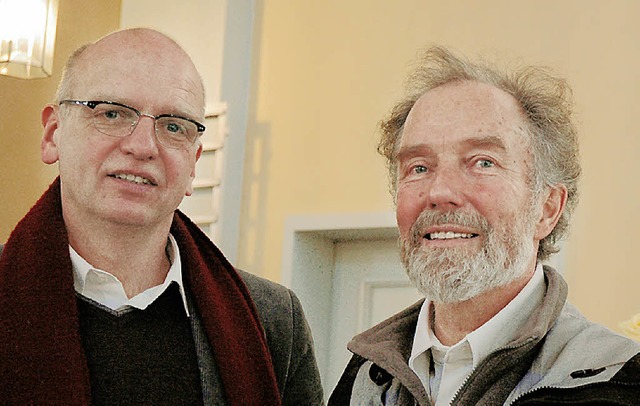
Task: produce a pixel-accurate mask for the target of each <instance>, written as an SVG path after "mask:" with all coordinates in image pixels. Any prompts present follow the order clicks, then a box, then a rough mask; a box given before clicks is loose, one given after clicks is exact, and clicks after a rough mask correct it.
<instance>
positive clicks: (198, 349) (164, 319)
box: [0, 29, 322, 405]
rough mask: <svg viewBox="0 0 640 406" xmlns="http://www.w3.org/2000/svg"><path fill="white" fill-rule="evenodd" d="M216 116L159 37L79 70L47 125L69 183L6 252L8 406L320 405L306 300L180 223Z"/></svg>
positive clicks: (78, 56) (1, 363)
mask: <svg viewBox="0 0 640 406" xmlns="http://www.w3.org/2000/svg"><path fill="white" fill-rule="evenodd" d="M204 100H205V99H204V88H203V84H202V80H201V77H200V75H199V73H198V71H197V70H196V68H195V66H194V65H193V63H192V61H191V59H190V58H189V56H188V55H187V54H186V53H185V51H184V50H183V49H182V48H181V47H180V46H179V45H178V44H176V43H175V42H174V41H173V40H171V39H170V38H168V37H167V36H165V35H163V34H161V33H159V32H157V31H153V30H149V29H130V30H124V31H119V32H116V33H113V34H111V35H108V36H106V37H104V38H102V39H101V40H99V41H97V42H95V43H92V44H89V45H86V46H84V47H81V48H80V49H78V50H77V51H76V52H75V53H74V54H73V55H72V56H71V57H70V59H69V61H68V63H67V66H66V68H65V71H64V74H63V78H62V80H61V83H60V86H59V88H58V92H57V95H56V102H55V103H53V104H50V105H47V106H46V107H45V108H44V110H43V112H42V124H43V127H44V132H43V137H42V144H41V156H42V160H43V162H45V163H46V164H56V163H57V165H58V168H59V174H60V175H59V177H58V178H57V179H56V180H55V181H54V182H53V184H52V185H51V186H50V188H49V189H48V190H47V191H46V192H45V193H44V195H43V196H42V197H41V198H40V200H39V201H38V202H37V203H36V204H35V206H34V207H33V208H32V209H31V211H30V212H29V213H28V214H27V215H26V216H25V217H24V218H23V219H22V220H21V222H20V223H19V224H18V225H17V226H16V228H15V230H14V231H13V232H12V234H11V236H10V237H9V240H8V241H7V243H6V245H5V246H4V250H2V247H1V246H0V252H2V255H1V256H0V320H1V323H2V325H1V328H0V336H1V337H0V388H2V392H3V393H2V399H3V401H5V402H9V403H12V404H14V403H15V404H27V403H29V404H41V403H47V404H51V403H54V404H89V403H93V404H105V403H109V404H189V405H192V404H234V405H235V404H243V405H278V404H291V405H294V404H295V405H297V404H321V403H322V389H321V386H320V380H319V374H318V369H317V366H316V361H315V358H314V353H313V344H312V340H311V335H310V332H309V329H308V326H307V323H306V320H305V318H304V314H303V312H302V309H301V306H300V303H299V301H298V299H297V298H296V297H295V295H294V294H293V293H292V292H291V291H289V290H288V289H286V288H284V287H282V286H280V285H277V284H275V283H272V282H268V281H266V280H264V279H261V278H258V277H256V276H253V275H251V274H248V273H245V272H242V271H239V270H236V269H234V267H233V266H232V265H231V264H229V263H228V262H227V260H226V259H225V258H224V256H223V255H222V254H221V253H220V252H219V251H218V249H217V248H216V247H215V246H214V245H213V243H212V242H211V241H210V240H209V239H208V238H207V237H206V236H205V235H204V234H203V233H202V232H201V231H200V230H199V229H198V228H197V227H196V226H195V225H194V224H193V223H192V222H191V221H190V220H189V219H188V218H187V217H186V216H185V215H184V214H182V213H181V212H180V211H178V210H177V207H178V205H179V204H180V202H181V201H182V199H183V197H184V196H189V195H190V194H191V193H192V183H193V179H194V176H195V164H196V161H197V160H198V158H199V157H200V154H201V152H202V144H201V142H200V135H201V134H202V133H203V132H204V130H205V127H204V125H203V124H202V123H203V121H204V104H205V101H204ZM276 338H277V340H276Z"/></svg>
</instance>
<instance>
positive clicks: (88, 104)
mask: <svg viewBox="0 0 640 406" xmlns="http://www.w3.org/2000/svg"><path fill="white" fill-rule="evenodd" d="M67 103H68V104H75V105H78V106H85V107H88V108H90V109H91V110H94V109H95V108H96V107H97V106H98V104H109V105H112V106H119V107H124V108H127V109H130V110H132V111H134V112H135V113H136V115H137V116H138V120H137V121H136V123H135V125H132V126H131V132H130V133H129V134H127V135H123V136H118V135H111V134H106V133H103V134H105V135H108V136H110V137H118V138H124V137H128V136H129V135H131V134H133V131H135V129H136V127H137V126H138V123H140V117H141V116H145V117H149V118H151V119H153V127H154V130H155V131H157V129H156V126H155V125H156V121H157V120H158V119H159V118H163V117H169V118H179V119H181V120H186V121H188V122H190V123H192V124H195V126H196V129H197V132H198V134H199V135H198V136H200V135H202V133H204V131H205V130H206V129H207V128H206V127H205V126H204V124H200V123H199V122H197V121H195V120H192V119H190V118H187V117H183V116H179V115H176V114H159V115H157V116H154V115H152V114H147V113H143V112H141V111H140V110H138V109H136V108H135V107H131V106H127V105H126V104H123V103H118V102H113V101H108V100H74V99H65V100H60V101H59V102H58V105H59V106H61V105H62V104H67ZM101 132H102V131H101ZM197 139H198V137H196V138H194V139H193V142H192V143H191V145H193V144H195V142H196V140H197ZM161 144H162V143H161ZM162 145H164V144H162ZM167 148H173V147H167Z"/></svg>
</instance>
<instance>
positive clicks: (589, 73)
mask: <svg viewBox="0 0 640 406" xmlns="http://www.w3.org/2000/svg"><path fill="white" fill-rule="evenodd" d="M639 19H640V2H637V1H635V0H626V1H625V0H618V1H607V2H604V1H600V0H565V1H556V0H541V1H529V2H524V1H517V2H516V1H511V0H485V1H478V2H476V1H452V2H444V1H436V0H395V1H381V0H349V1H343V0H327V1H322V2H310V1H288V0H269V1H257V9H256V27H255V33H254V48H253V52H254V63H253V78H252V91H251V95H250V96H251V97H250V99H251V100H252V105H251V106H250V117H249V127H248V134H249V138H248V145H247V158H246V165H247V167H246V172H245V173H246V177H245V182H244V197H245V199H244V205H243V207H242V215H241V218H242V224H241V231H240V235H241V238H240V248H239V261H238V265H239V266H240V267H244V268H247V269H249V270H251V271H254V272H257V273H262V274H263V275H265V276H267V277H269V278H271V279H275V280H278V279H279V278H280V272H281V271H280V269H281V256H282V252H281V251H282V239H283V232H284V222H285V219H286V217H287V216H288V215H292V214H317V213H350V212H371V211H385V210H391V209H392V205H391V199H390V197H389V195H388V194H387V185H386V177H385V170H384V167H383V166H384V165H383V161H382V159H381V158H379V157H378V156H377V154H376V153H375V151H374V150H375V143H376V124H377V122H378V121H379V120H380V119H381V118H382V117H383V116H384V115H385V114H386V112H387V111H388V109H389V107H390V106H391V105H392V103H393V102H394V101H395V100H396V99H397V98H398V97H399V96H400V94H401V90H402V84H403V82H404V80H405V78H406V74H407V73H408V72H409V67H410V63H411V61H413V60H414V58H415V56H416V55H417V51H418V50H419V49H421V48H424V47H425V46H426V45H428V44H430V43H441V44H444V45H448V46H451V47H453V48H455V49H457V50H459V51H461V52H463V53H465V54H468V55H471V56H474V55H478V54H480V55H484V56H487V57H489V58H491V59H494V58H495V59H498V60H500V61H505V62H507V63H511V64H512V63H518V62H523V63H533V64H545V65H549V66H552V67H553V68H554V69H555V70H556V71H557V72H558V73H560V74H561V75H563V76H566V77H567V78H568V79H569V81H570V82H571V83H572V86H573V88H574V91H575V98H576V101H577V113H578V115H579V121H580V123H579V127H580V132H581V137H582V162H583V165H584V178H583V182H582V200H581V206H580V208H579V210H578V212H577V213H576V216H575V218H574V222H573V223H574V227H573V234H572V238H571V240H570V241H569V242H568V244H567V247H566V255H567V260H566V267H567V270H566V276H567V279H568V280H569V284H570V288H571V295H570V297H571V300H572V301H573V302H574V303H575V304H576V305H577V306H578V307H579V308H580V309H581V310H582V311H583V312H584V313H586V314H587V315H588V316H589V317H590V318H592V319H594V320H596V321H599V322H603V323H605V324H607V325H609V326H610V327H613V328H616V327H617V323H618V322H619V321H621V320H623V319H626V318H628V317H630V316H631V314H632V313H635V312H638V311H640V300H638V294H637V287H638V286H640V272H636V270H637V269H638V265H637V264H638V262H639V259H640V258H639V254H638V252H639V250H638V246H639V244H638V242H637V238H636V234H637V232H638V230H640V213H639V212H638V207H640V206H639V203H638V202H639V201H640V177H638V176H635V169H636V167H637V163H636V162H637V156H638V153H640V137H639V136H638V135H639V134H640V120H638V117H640V97H639V96H638V92H639V90H640V75H639V74H638V72H640V47H639V46H638V38H640V25H638V24H637V21H638V20H639Z"/></svg>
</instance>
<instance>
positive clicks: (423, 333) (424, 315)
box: [409, 264, 545, 369]
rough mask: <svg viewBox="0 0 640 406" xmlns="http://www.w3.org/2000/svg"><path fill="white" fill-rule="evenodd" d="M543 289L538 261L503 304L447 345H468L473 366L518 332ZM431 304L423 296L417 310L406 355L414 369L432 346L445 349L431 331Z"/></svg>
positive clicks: (540, 297) (536, 303)
mask: <svg viewBox="0 0 640 406" xmlns="http://www.w3.org/2000/svg"><path fill="white" fill-rule="evenodd" d="M544 291H545V289H544V273H543V269H542V265H541V264H538V265H537V266H536V270H535V272H534V274H533V276H532V277H531V279H530V280H529V282H527V284H526V285H525V287H524V288H523V289H522V290H521V291H520V292H519V293H518V295H517V296H516V297H515V298H514V299H513V300H512V301H511V302H509V304H507V306H505V307H504V308H503V309H502V310H501V311H500V312H498V314H496V315H495V316H494V317H492V318H491V319H490V320H489V321H487V322H486V323H485V324H483V325H482V326H480V327H479V328H478V329H476V330H475V331H473V332H471V333H469V334H467V336H466V337H465V338H464V339H463V340H461V341H460V342H458V343H456V344H455V345H453V346H452V347H451V349H455V348H457V347H461V348H464V347H467V346H469V348H470V350H471V355H472V357H473V367H474V368H475V367H476V366H478V364H480V362H482V360H484V359H485V358H486V357H487V356H488V355H489V354H490V353H491V352H493V351H495V350H496V349H498V348H500V347H502V346H504V345H506V344H507V343H509V342H510V341H512V340H513V339H514V338H515V337H516V336H517V335H518V331H519V329H520V328H521V327H522V326H523V325H524V324H525V323H526V321H527V319H528V318H529V315H530V314H531V313H532V312H533V310H534V309H535V308H537V307H539V306H540V304H541V303H542V301H543V298H544ZM432 306H433V303H432V302H431V301H430V300H429V299H428V298H427V299H426V300H425V301H424V303H423V304H422V307H421V308H420V313H419V314H418V323H417V325H416V331H415V334H414V338H413V346H412V348H411V356H410V357H409V367H410V368H412V369H414V364H415V362H416V359H418V357H420V355H422V354H423V353H425V352H427V351H428V350H430V349H431V348H432V347H434V348H436V349H438V350H439V351H438V352H439V353H442V352H443V351H445V352H446V351H447V350H448V349H449V347H446V346H444V345H443V344H442V343H440V340H438V338H437V337H436V336H435V334H434V333H433V326H432V320H431V317H430V315H431V308H432Z"/></svg>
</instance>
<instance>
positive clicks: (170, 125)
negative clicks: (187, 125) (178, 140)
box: [165, 122, 184, 133]
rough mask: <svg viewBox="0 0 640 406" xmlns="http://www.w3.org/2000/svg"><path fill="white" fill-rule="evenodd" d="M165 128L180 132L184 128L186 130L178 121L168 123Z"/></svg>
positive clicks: (171, 131)
mask: <svg viewBox="0 0 640 406" xmlns="http://www.w3.org/2000/svg"><path fill="white" fill-rule="evenodd" d="M165 128H166V130H167V131H168V132H170V133H179V132H183V130H184V127H183V126H181V125H179V124H178V123H175V122H172V123H167V125H166V126H165Z"/></svg>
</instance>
